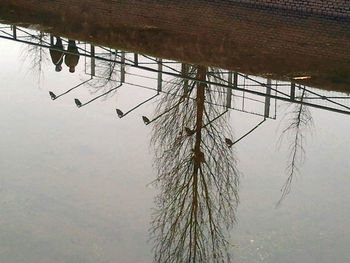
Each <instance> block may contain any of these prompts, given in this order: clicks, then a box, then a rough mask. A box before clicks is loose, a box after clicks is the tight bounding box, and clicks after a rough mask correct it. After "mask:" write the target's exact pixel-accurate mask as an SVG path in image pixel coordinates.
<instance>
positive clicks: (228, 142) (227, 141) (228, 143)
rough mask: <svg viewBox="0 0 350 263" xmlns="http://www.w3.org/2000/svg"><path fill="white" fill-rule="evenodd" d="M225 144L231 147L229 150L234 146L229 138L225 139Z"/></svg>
mask: <svg viewBox="0 0 350 263" xmlns="http://www.w3.org/2000/svg"><path fill="white" fill-rule="evenodd" d="M225 142H226V144H227V145H228V147H229V148H231V147H232V145H233V141H232V140H231V139H229V138H225Z"/></svg>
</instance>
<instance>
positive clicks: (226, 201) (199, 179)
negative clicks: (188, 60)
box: [151, 66, 239, 262]
mask: <svg viewBox="0 0 350 263" xmlns="http://www.w3.org/2000/svg"><path fill="white" fill-rule="evenodd" d="M209 70H213V69H209V68H206V67H203V66H187V67H186V70H185V72H184V71H183V74H186V75H188V76H190V77H195V78H196V79H197V80H198V81H193V80H187V79H186V78H185V79H180V78H179V79H177V80H176V81H175V82H174V84H173V85H170V86H168V87H166V89H167V91H168V92H166V95H164V96H163V97H162V99H161V101H160V103H159V104H158V106H157V109H156V112H158V113H160V114H161V115H160V117H159V118H157V119H156V121H155V122H154V123H153V134H152V145H153V147H154V149H155V155H156V158H155V165H156V168H157V172H158V174H157V178H156V180H155V181H154V184H155V185H157V186H158V187H159V191H160V193H159V194H158V196H157V197H156V209H155V213H154V217H153V220H152V227H151V234H152V238H153V240H154V242H155V246H154V255H155V261H156V262H228V261H230V255H229V253H228V248H229V243H228V241H227V237H228V236H227V233H228V231H227V230H228V229H229V228H230V227H231V226H232V225H233V223H234V222H235V220H236V217H235V211H236V207H237V204H238V201H239V198H238V185H239V172H238V170H237V159H236V157H235V155H234V152H233V150H232V148H230V147H229V146H228V145H227V143H226V142H225V138H226V137H231V135H232V131H231V128H230V126H229V124H228V113H226V114H223V112H222V111H223V110H225V109H224V108H223V107H222V106H217V105H220V104H221V105H223V104H222V102H223V100H225V98H226V97H225V93H226V90H225V89H224V88H218V87H216V89H215V90H214V89H213V88H212V87H210V85H207V84H205V83H204V82H201V81H204V80H210V79H213V78H215V76H219V75H220V71H217V72H215V74H211V73H210V72H209ZM170 93H171V94H170ZM218 116H219V117H218Z"/></svg>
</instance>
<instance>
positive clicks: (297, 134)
mask: <svg viewBox="0 0 350 263" xmlns="http://www.w3.org/2000/svg"><path fill="white" fill-rule="evenodd" d="M304 99H305V88H304V89H303V91H302V95H301V99H300V100H301V104H295V105H293V106H294V108H293V109H292V110H291V112H289V115H291V117H290V119H289V124H288V126H287V127H286V128H285V129H284V130H283V131H282V135H281V138H280V139H282V137H284V136H290V137H291V138H292V139H291V143H290V145H289V151H290V154H289V159H288V166H287V174H288V177H287V180H286V182H285V183H284V185H283V187H282V190H281V191H282V196H281V199H280V200H279V202H278V204H277V205H279V204H280V203H281V202H282V200H283V199H284V198H285V197H286V196H287V195H288V194H289V192H290V190H291V184H292V181H293V178H294V175H295V173H296V172H298V167H299V166H300V165H301V164H302V162H303V160H304V155H305V150H304V142H305V131H306V130H307V129H309V128H310V127H311V126H312V116H311V112H310V109H309V108H308V107H307V106H305V105H303V104H302V103H303V101H304Z"/></svg>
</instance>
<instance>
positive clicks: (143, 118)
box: [142, 116, 151, 125]
mask: <svg viewBox="0 0 350 263" xmlns="http://www.w3.org/2000/svg"><path fill="white" fill-rule="evenodd" d="M142 120H143V122H144V123H145V124H146V125H148V124H150V122H151V121H150V120H149V119H148V118H147V117H146V116H142Z"/></svg>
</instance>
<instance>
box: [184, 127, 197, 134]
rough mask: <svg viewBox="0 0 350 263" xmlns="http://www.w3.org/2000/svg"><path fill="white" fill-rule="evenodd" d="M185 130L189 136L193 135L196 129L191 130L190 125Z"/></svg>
mask: <svg viewBox="0 0 350 263" xmlns="http://www.w3.org/2000/svg"><path fill="white" fill-rule="evenodd" d="M185 132H186V134H187V136H191V135H192V134H194V132H195V131H194V130H191V129H190V128H188V127H185Z"/></svg>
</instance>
